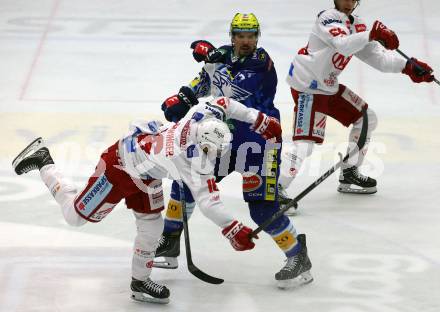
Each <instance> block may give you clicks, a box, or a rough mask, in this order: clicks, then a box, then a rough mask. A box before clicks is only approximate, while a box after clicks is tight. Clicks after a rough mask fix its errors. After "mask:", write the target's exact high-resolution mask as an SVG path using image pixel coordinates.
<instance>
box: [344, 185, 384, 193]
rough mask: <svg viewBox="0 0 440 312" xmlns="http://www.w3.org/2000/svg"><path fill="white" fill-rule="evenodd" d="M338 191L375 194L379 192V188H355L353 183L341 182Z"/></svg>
mask: <svg viewBox="0 0 440 312" xmlns="http://www.w3.org/2000/svg"><path fill="white" fill-rule="evenodd" d="M338 192H340V193H345V194H374V193H376V192H377V188H376V187H375V186H372V187H366V188H355V187H354V186H353V185H352V184H345V183H341V184H339V186H338Z"/></svg>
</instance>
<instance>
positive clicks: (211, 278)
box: [188, 264, 225, 285]
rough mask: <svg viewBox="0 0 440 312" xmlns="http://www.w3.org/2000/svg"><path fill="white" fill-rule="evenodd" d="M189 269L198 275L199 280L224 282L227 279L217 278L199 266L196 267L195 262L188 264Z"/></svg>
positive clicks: (215, 282) (212, 282)
mask: <svg viewBox="0 0 440 312" xmlns="http://www.w3.org/2000/svg"><path fill="white" fill-rule="evenodd" d="M188 271H189V272H190V273H191V274H192V275H194V276H195V277H197V278H198V279H199V280H202V281H204V282H206V283H209V284H215V285H218V284H222V283H223V282H224V281H225V280H223V279H221V278H217V277H214V276H211V275H208V274H206V273H205V272H203V271H201V270H200V269H199V268H198V267H196V266H195V265H194V264H188Z"/></svg>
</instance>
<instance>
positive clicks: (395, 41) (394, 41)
mask: <svg viewBox="0 0 440 312" xmlns="http://www.w3.org/2000/svg"><path fill="white" fill-rule="evenodd" d="M372 40H376V41H379V42H380V43H382V45H383V46H384V47H385V48H386V49H388V50H395V49H397V48H398V47H399V38H397V35H396V33H395V32H394V31H392V30H391V29H388V28H387V27H386V26H385V25H384V24H382V23H381V22H379V21H375V22H374V24H373V27H372V28H371V31H370V41H372Z"/></svg>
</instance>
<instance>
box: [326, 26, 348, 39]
mask: <svg viewBox="0 0 440 312" xmlns="http://www.w3.org/2000/svg"><path fill="white" fill-rule="evenodd" d="M329 32H330V34H331V35H332V36H333V37H337V36H339V35H347V33H346V32H345V30H343V29H342V28H339V27H337V28H332V29H330V30H329Z"/></svg>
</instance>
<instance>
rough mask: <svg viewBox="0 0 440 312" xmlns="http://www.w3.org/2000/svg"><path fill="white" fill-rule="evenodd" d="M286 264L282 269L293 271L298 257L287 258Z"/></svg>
mask: <svg viewBox="0 0 440 312" xmlns="http://www.w3.org/2000/svg"><path fill="white" fill-rule="evenodd" d="M286 262H287V263H286V265H285V266H284V269H285V270H289V271H290V270H293V269H294V268H295V267H296V266H297V264H298V262H299V257H298V255H296V256H293V257H291V258H287V260H286Z"/></svg>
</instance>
